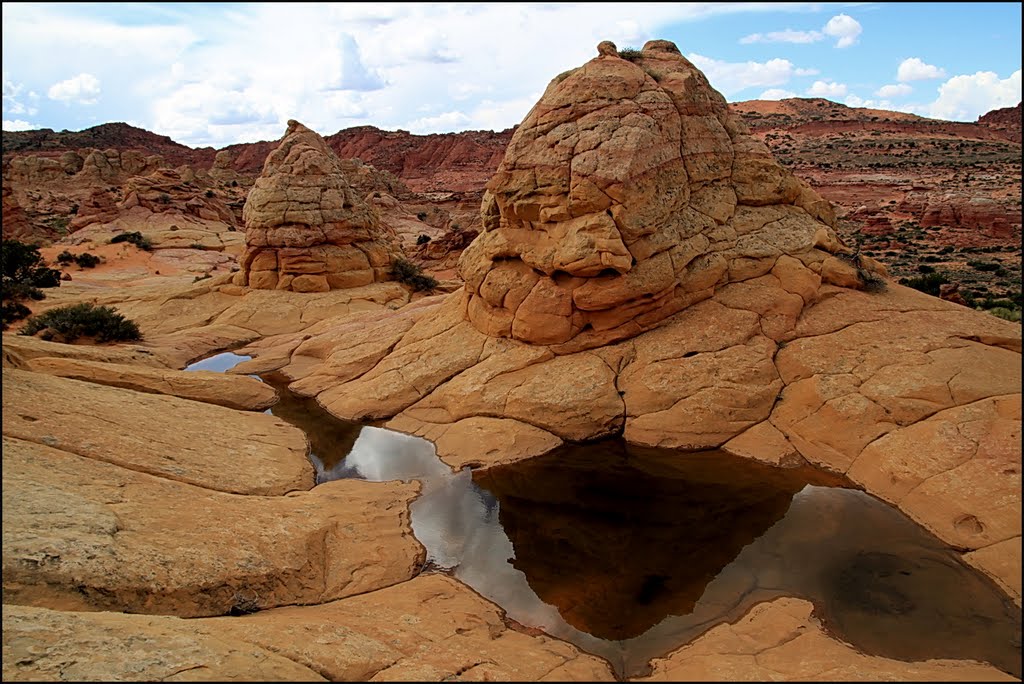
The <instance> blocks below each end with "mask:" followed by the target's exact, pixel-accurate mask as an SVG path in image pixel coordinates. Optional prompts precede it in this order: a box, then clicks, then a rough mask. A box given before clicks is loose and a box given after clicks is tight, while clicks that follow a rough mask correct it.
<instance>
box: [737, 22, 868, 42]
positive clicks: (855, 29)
mask: <svg viewBox="0 0 1024 684" xmlns="http://www.w3.org/2000/svg"><path fill="white" fill-rule="evenodd" d="M862 31H863V29H862V28H861V25H860V23H859V22H858V21H857V20H856V19H854V18H853V17H851V16H848V15H846V14H837V15H836V16H834V17H832V18H831V19H829V20H828V23H826V24H825V25H824V26H823V27H822V29H821V30H820V31H796V30H794V29H790V28H787V29H783V30H781V31H769V32H768V33H751V34H750V35H748V36H743V37H742V38H740V44H742V45H749V44H750V43H795V44H807V43H817V42H818V41H821V40H825V38H826V37H828V36H831V37H832V38H837V39H838V40H837V41H836V47H838V48H845V47H850V46H851V45H854V44H856V42H857V37H858V36H859V35H860V34H861V32H862Z"/></svg>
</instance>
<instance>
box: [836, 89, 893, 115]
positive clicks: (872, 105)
mask: <svg viewBox="0 0 1024 684" xmlns="http://www.w3.org/2000/svg"><path fill="white" fill-rule="evenodd" d="M843 104H845V105H846V106H847V107H866V108H868V109H894V107H893V104H892V103H891V102H889V100H871V99H864V98H862V97H860V96H859V95H854V94H853V93H851V94H849V95H847V96H846V99H845V100H843ZM900 111H903V110H900Z"/></svg>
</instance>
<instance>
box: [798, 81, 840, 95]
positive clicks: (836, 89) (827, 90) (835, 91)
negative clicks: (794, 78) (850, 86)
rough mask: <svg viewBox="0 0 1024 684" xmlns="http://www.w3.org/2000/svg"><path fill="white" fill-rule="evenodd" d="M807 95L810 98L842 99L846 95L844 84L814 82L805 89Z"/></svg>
mask: <svg viewBox="0 0 1024 684" xmlns="http://www.w3.org/2000/svg"><path fill="white" fill-rule="evenodd" d="M807 94H808V95H810V96H811V97H828V98H835V97H843V96H844V95H846V84H845V83H836V82H835V81H831V82H825V81H815V82H814V83H812V84H811V87H810V88H808V89H807Z"/></svg>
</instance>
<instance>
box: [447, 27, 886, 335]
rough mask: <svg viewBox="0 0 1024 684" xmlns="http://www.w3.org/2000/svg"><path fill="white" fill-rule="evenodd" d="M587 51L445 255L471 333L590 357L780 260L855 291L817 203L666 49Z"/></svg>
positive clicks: (552, 91)
mask: <svg viewBox="0 0 1024 684" xmlns="http://www.w3.org/2000/svg"><path fill="white" fill-rule="evenodd" d="M598 52H599V56H598V57H596V58H595V59H593V60H591V61H590V62H588V63H586V64H584V65H583V66H582V67H580V68H578V69H575V70H572V71H569V72H566V73H565V74H562V75H561V76H558V77H557V78H555V79H554V80H553V81H552V82H551V84H550V85H549V86H548V88H547V90H546V91H545V93H544V95H543V97H541V99H540V101H539V102H538V103H537V104H536V106H534V108H533V109H532V110H531V111H530V113H529V114H528V115H527V117H526V119H525V120H524V121H523V123H522V125H521V126H520V127H519V129H518V130H517V131H516V133H515V135H514V136H513V137H512V140H511V142H510V143H509V146H508V150H507V151H506V153H505V157H504V159H503V161H502V162H501V165H500V166H499V168H498V171H497V173H496V174H495V175H494V177H493V178H492V180H491V181H490V183H488V185H487V193H486V195H485V196H484V202H483V206H482V214H483V226H484V232H483V233H482V234H481V235H480V237H479V238H477V240H476V241H475V242H474V243H473V244H472V245H470V247H469V248H468V249H467V250H466V252H465V253H464V255H463V257H462V259H461V261H460V271H461V274H462V276H463V278H464V279H465V281H466V289H467V291H468V292H469V294H470V299H469V308H468V315H469V318H470V320H471V321H472V322H473V324H474V325H475V326H476V327H477V329H479V330H480V331H482V332H485V333H487V334H489V335H492V336H497V337H513V338H515V339H518V340H522V341H524V342H530V343H534V344H548V345H552V344H553V345H558V344H564V343H567V342H569V341H570V340H573V344H572V345H571V347H572V348H573V349H584V348H588V347H594V346H598V345H601V344H606V343H608V342H612V341H615V340H619V339H624V338H627V337H632V336H633V335H635V334H637V333H639V332H641V331H643V330H645V329H648V328H650V327H652V326H653V325H655V324H656V323H658V322H659V321H661V320H662V319H664V318H665V317H667V316H669V315H671V314H673V313H676V312H678V311H680V310H681V309H683V308H685V307H687V306H689V305H690V304H693V303H695V302H697V301H700V300H703V299H707V298H708V297H710V296H711V295H712V294H713V293H714V292H715V289H716V287H718V286H721V285H724V284H726V283H729V282H736V281H740V280H747V279H750V278H755V277H758V276H761V275H764V274H765V273H768V272H769V271H770V270H771V269H772V268H773V267H774V266H775V264H776V262H777V261H778V259H779V257H781V256H784V255H789V256H792V257H795V258H796V260H798V262H792V263H791V264H790V266H791V268H790V270H791V271H797V272H796V273H794V274H793V277H794V278H796V277H799V278H800V279H802V280H805V281H813V280H817V279H818V278H819V276H824V277H825V279H826V280H832V281H834V282H835V281H837V280H841V281H842V282H841V283H840V284H844V285H854V286H856V285H857V282H858V278H857V277H856V268H855V267H853V266H852V265H849V264H848V265H847V266H846V267H845V268H844V267H843V266H842V264H841V263H838V261H837V260H836V259H835V258H832V261H831V262H829V258H830V255H831V254H834V253H837V252H846V251H847V250H845V248H843V247H842V246H841V243H840V242H839V240H838V239H837V237H836V235H835V233H834V231H833V230H832V228H831V224H833V223H834V221H835V219H834V215H833V214H832V212H831V209H830V207H829V205H828V203H827V202H825V201H824V200H822V199H821V197H819V196H818V195H817V193H815V192H814V191H813V190H811V189H810V188H808V187H807V186H805V185H802V184H801V182H800V181H799V180H797V178H796V177H794V176H793V175H792V174H791V173H790V172H789V171H787V170H786V169H784V168H782V167H781V166H779V164H778V163H776V162H775V160H774V159H773V158H772V156H771V154H770V153H769V151H768V149H767V148H766V147H765V146H764V144H763V143H761V142H758V141H757V140H755V139H754V138H753V137H751V136H750V134H749V131H748V129H747V128H746V126H745V125H744V124H743V123H742V122H741V121H740V120H739V118H738V117H736V116H734V115H733V114H731V113H730V111H729V109H728V107H727V105H726V101H725V98H723V97H722V96H721V95H720V94H719V93H718V92H716V91H715V90H714V89H713V88H712V87H711V86H710V84H709V83H708V81H707V79H706V78H705V77H704V75H703V74H701V72H700V71H698V70H697V68H696V67H694V66H693V64H691V63H690V62H689V61H687V60H686V58H684V57H683V56H682V55H681V54H680V53H679V50H678V49H677V48H676V46H675V45H673V44H672V43H671V42H669V41H664V40H654V41H650V42H648V43H647V44H646V45H645V46H644V48H643V51H642V52H641V53H640V56H639V57H637V58H635V59H624V58H622V57H620V56H619V54H618V52H617V51H616V49H615V46H614V45H613V44H612V43H610V42H607V41H606V42H604V43H602V44H601V45H599V46H598ZM850 260H852V259H848V260H847V261H850ZM857 265H859V266H860V267H861V268H862V269H868V270H876V269H878V268H879V267H878V266H877V265H876V264H874V263H869V262H866V261H865V262H862V263H859V264H857ZM823 269H824V272H823ZM799 271H806V273H803V274H799ZM830 276H832V277H830ZM836 276H838V277H836ZM819 282H820V281H819Z"/></svg>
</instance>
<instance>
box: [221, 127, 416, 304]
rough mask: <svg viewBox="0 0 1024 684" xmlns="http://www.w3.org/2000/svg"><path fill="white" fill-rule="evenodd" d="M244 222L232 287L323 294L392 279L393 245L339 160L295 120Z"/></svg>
mask: <svg viewBox="0 0 1024 684" xmlns="http://www.w3.org/2000/svg"><path fill="white" fill-rule="evenodd" d="M242 216H243V219H244V220H245V228H246V229H245V242H246V250H245V254H244V255H243V257H242V270H241V271H240V272H239V275H238V276H237V281H236V284H239V285H248V286H249V287H253V288H257V289H264V290H271V289H278V290H293V291H296V292H326V291H328V290H336V289H343V288H350V287H359V286H361V285H369V284H370V283H373V282H379V281H384V280H389V279H390V276H389V275H388V272H389V270H390V265H391V262H392V260H393V258H394V255H395V254H396V252H395V249H396V248H395V247H393V240H389V239H388V237H389V236H388V235H387V234H386V230H385V229H384V228H382V227H381V225H380V224H379V222H378V219H377V216H376V214H375V213H374V211H373V210H372V209H371V208H370V207H369V206H367V204H366V203H365V202H363V200H362V199H360V198H359V196H358V195H357V194H356V193H355V192H354V191H353V189H352V188H351V186H350V185H349V184H348V182H347V180H346V179H345V176H344V173H343V171H342V166H341V160H339V159H338V157H337V155H335V154H334V152H333V151H331V149H330V148H329V147H328V146H327V143H326V142H324V139H323V138H321V137H320V136H319V135H318V134H317V133H316V132H315V131H312V130H310V129H308V128H306V127H305V126H303V125H302V124H300V123H299V122H297V121H289V122H288V131H287V132H286V133H285V136H284V138H282V139H281V142H280V144H279V145H278V147H277V149H275V150H274V151H273V152H271V153H270V155H269V156H268V157H267V160H266V162H265V163H264V165H263V174H262V175H261V176H260V177H259V178H258V179H256V184H255V185H254V186H253V189H252V191H250V193H249V197H248V199H247V200H246V202H245V208H244V209H243V212H242ZM391 237H392V238H393V236H391Z"/></svg>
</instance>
